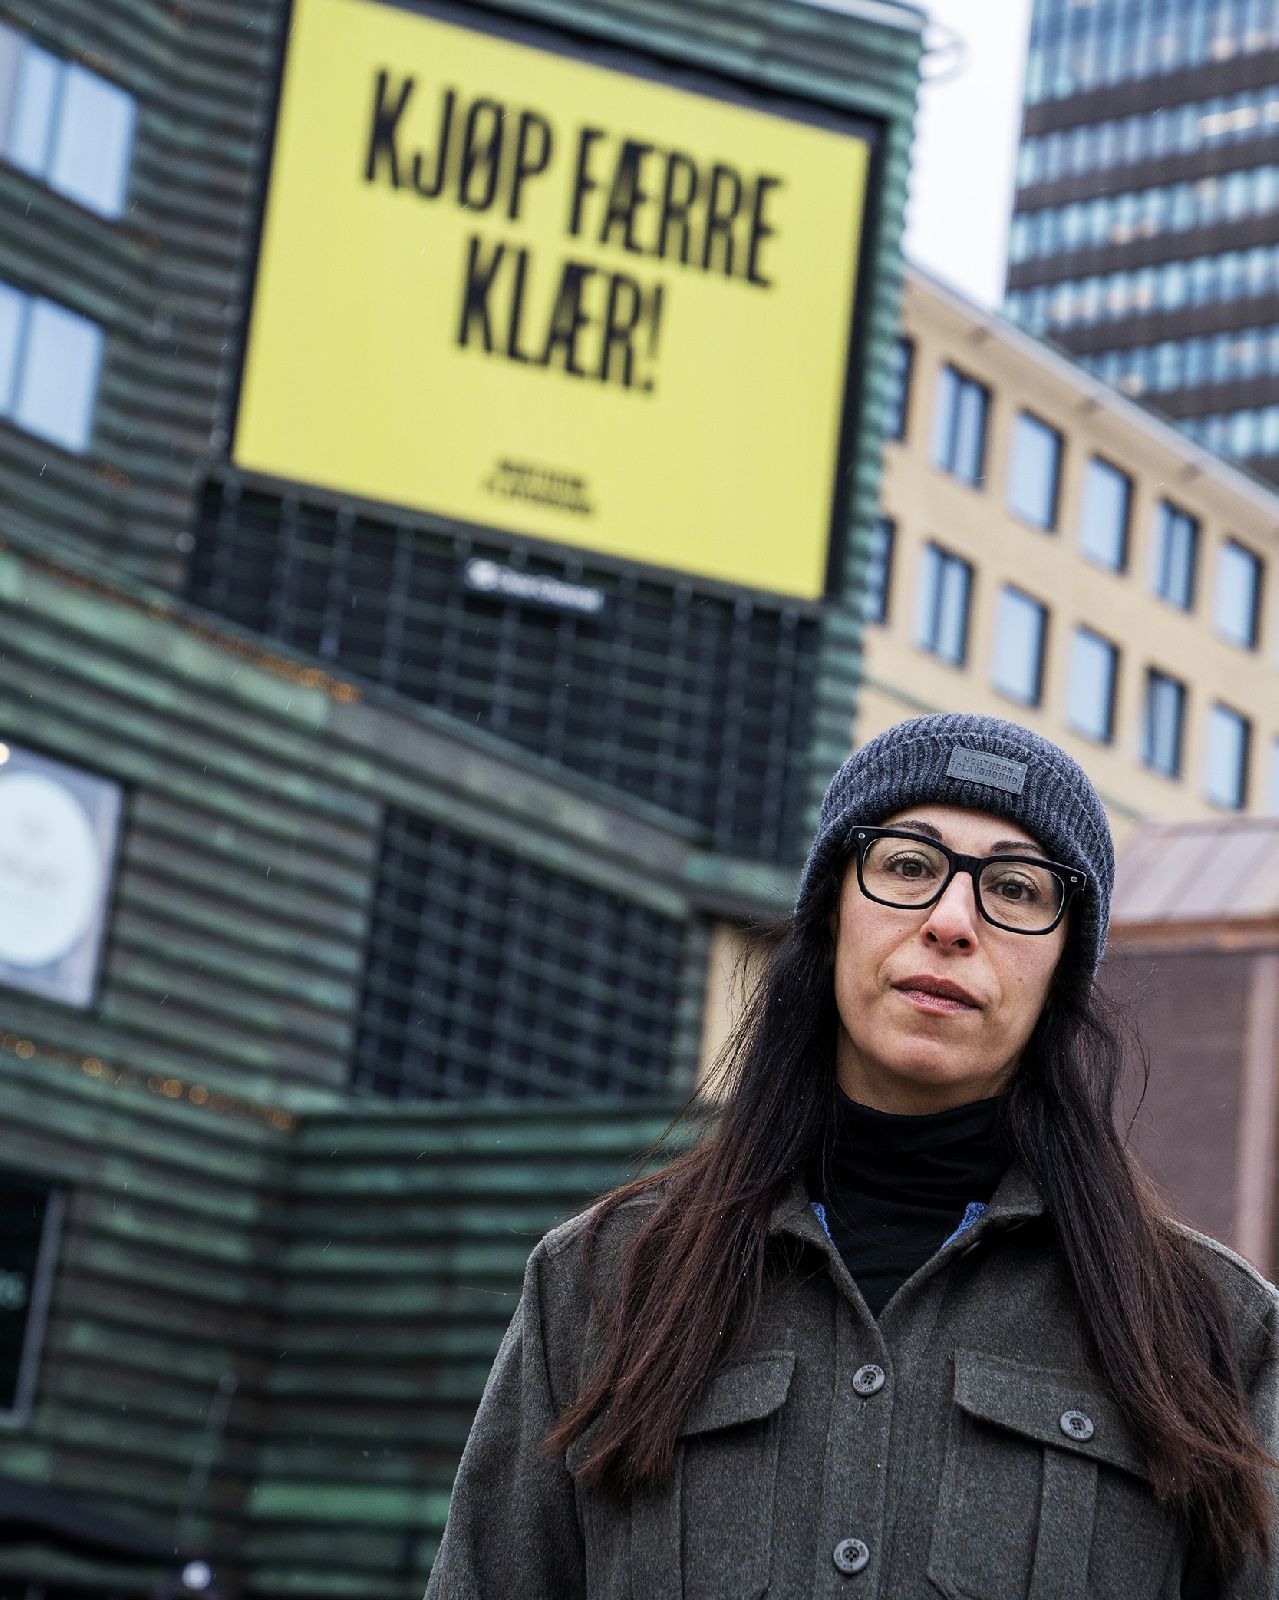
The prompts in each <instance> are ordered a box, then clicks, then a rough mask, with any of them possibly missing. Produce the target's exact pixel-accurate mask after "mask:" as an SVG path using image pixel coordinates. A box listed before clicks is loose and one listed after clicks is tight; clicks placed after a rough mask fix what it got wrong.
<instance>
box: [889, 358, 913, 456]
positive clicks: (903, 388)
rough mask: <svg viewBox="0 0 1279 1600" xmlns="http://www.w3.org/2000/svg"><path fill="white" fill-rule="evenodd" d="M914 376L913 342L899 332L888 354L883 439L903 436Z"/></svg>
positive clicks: (896, 438)
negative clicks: (890, 352) (887, 380)
mask: <svg viewBox="0 0 1279 1600" xmlns="http://www.w3.org/2000/svg"><path fill="white" fill-rule="evenodd" d="M914 376H915V341H914V340H913V339H911V338H909V337H908V336H907V335H906V334H904V333H899V334H898V335H897V337H896V339H895V340H894V342H893V347H892V354H891V355H890V357H889V383H890V387H889V391H888V398H887V400H886V402H885V406H884V438H885V439H887V440H889V441H891V442H892V443H894V444H897V443H899V442H900V441H902V440H903V439H905V437H906V434H907V431H908V423H909V419H910V395H911V385H912V383H913V381H914Z"/></svg>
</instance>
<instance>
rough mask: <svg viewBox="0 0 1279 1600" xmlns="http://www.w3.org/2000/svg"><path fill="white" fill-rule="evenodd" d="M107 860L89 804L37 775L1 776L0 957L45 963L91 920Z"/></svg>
mask: <svg viewBox="0 0 1279 1600" xmlns="http://www.w3.org/2000/svg"><path fill="white" fill-rule="evenodd" d="M102 887H103V864H102V859H101V855H100V852H99V849H98V842H97V839H96V838H95V837H94V832H93V827H92V825H91V824H90V822H89V818H88V816H87V815H86V813H85V810H84V807H83V806H82V805H81V804H80V802H79V801H78V800H77V799H76V798H75V796H74V795H72V794H70V793H69V792H68V790H67V789H65V788H64V787H63V786H62V784H60V783H57V782H55V780H54V779H52V778H47V777H44V776H43V775H42V774H40V773H36V772H15V773H13V774H11V775H7V776H5V775H0V961H7V962H9V963H10V964H11V965H13V966H15V967H43V966H46V965H48V963H49V962H51V961H57V960H58V959H59V958H60V957H62V956H65V955H66V954H67V952H68V951H69V950H72V949H74V947H75V945H76V944H77V943H78V941H79V940H80V939H82V938H83V937H84V935H85V933H86V932H87V931H88V929H89V927H90V925H91V924H92V921H93V917H94V913H95V912H96V911H97V909H98V903H99V897H100V895H101V892H102Z"/></svg>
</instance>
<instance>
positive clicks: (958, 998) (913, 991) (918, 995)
mask: <svg viewBox="0 0 1279 1600" xmlns="http://www.w3.org/2000/svg"><path fill="white" fill-rule="evenodd" d="M893 988H894V989H896V991H897V993H898V994H900V995H902V996H903V997H904V998H905V999H906V1000H908V1001H909V1002H910V1003H911V1005H913V1006H914V1007H915V1008H916V1009H917V1010H919V1011H926V1012H927V1013H928V1014H929V1015H930V1016H934V1017H953V1016H955V1015H957V1014H958V1013H959V1012H961V1011H976V1010H977V1009H978V1007H977V1002H976V1001H975V1000H974V999H972V997H971V996H970V995H969V994H968V993H967V992H966V991H965V990H963V989H961V988H960V987H959V985H958V984H957V983H948V982H946V981H945V980H944V979H935V978H925V977H919V978H904V979H903V980H902V982H901V983H895V984H894V985H893Z"/></svg>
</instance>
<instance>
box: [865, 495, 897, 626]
mask: <svg viewBox="0 0 1279 1600" xmlns="http://www.w3.org/2000/svg"><path fill="white" fill-rule="evenodd" d="M895 531H896V530H895V529H894V526H893V522H892V519H891V518H889V517H876V518H875V531H874V533H873V534H872V535H871V543H870V557H869V559H868V560H867V563H866V577H865V588H864V589H863V590H862V616H863V618H864V619H865V620H866V621H867V622H887V620H888V586H889V584H890V583H891V581H892V575H893V534H894V532H895Z"/></svg>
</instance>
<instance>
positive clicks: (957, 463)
mask: <svg viewBox="0 0 1279 1600" xmlns="http://www.w3.org/2000/svg"><path fill="white" fill-rule="evenodd" d="M989 409H990V393H989V391H988V390H987V389H986V387H985V385H984V384H980V383H978V382H977V380H976V378H969V377H967V376H965V374H964V373H962V372H960V371H959V369H958V368H957V367H952V366H944V367H943V368H942V369H941V371H940V373H938V375H937V414H936V416H935V418H934V420H933V462H934V464H935V465H936V466H939V467H944V468H945V469H946V471H947V472H951V473H954V475H955V477H957V478H962V479H963V481H964V482H965V483H973V484H977V483H981V482H982V480H983V478H984V477H985V472H986V416H987V413H988V411H989Z"/></svg>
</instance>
